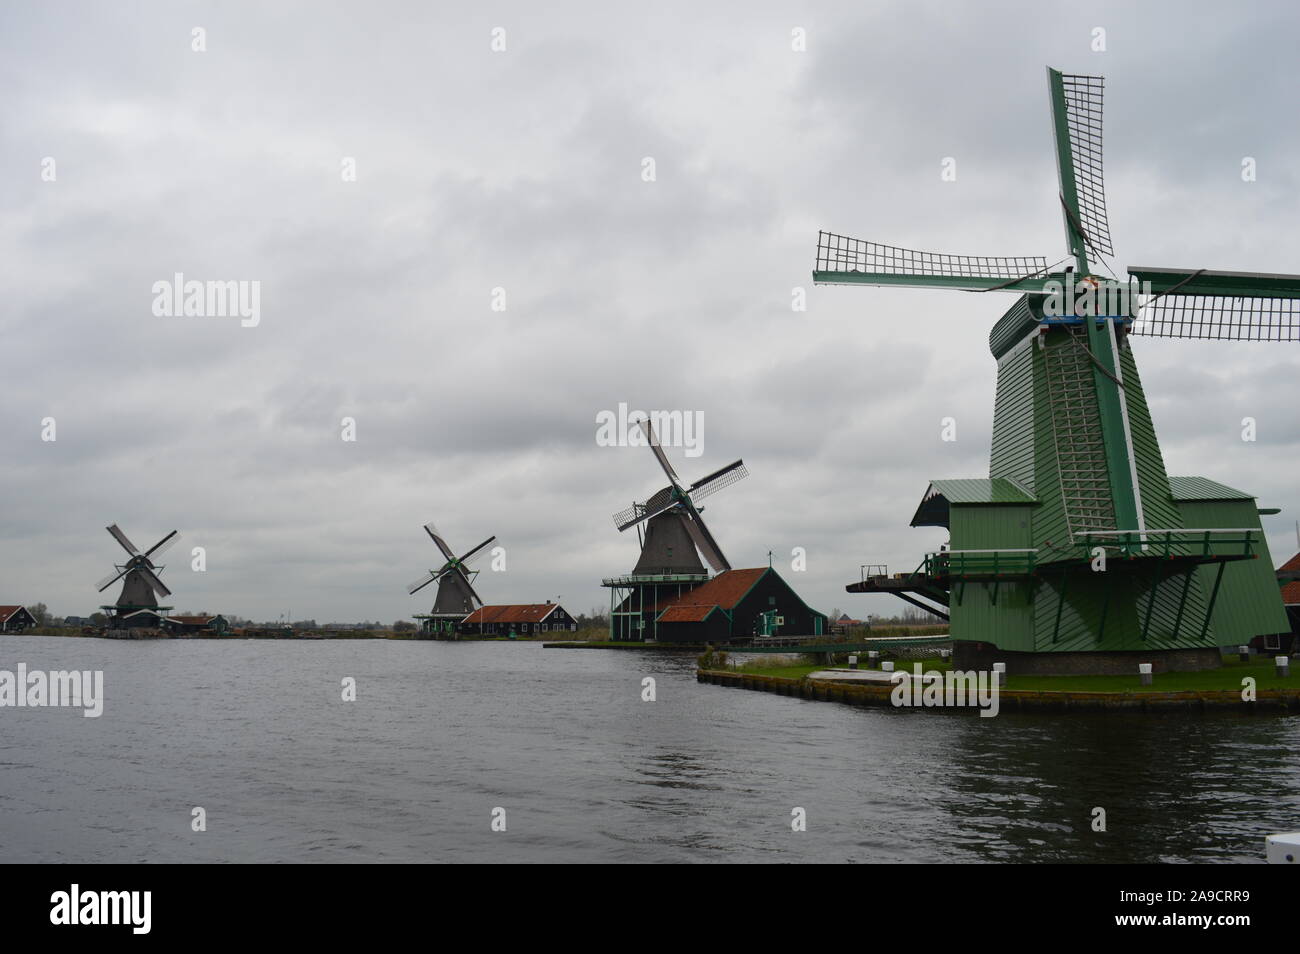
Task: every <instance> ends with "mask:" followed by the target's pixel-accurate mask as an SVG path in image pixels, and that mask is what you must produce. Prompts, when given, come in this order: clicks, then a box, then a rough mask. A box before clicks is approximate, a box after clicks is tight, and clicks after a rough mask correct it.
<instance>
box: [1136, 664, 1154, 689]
mask: <svg viewBox="0 0 1300 954" xmlns="http://www.w3.org/2000/svg"><path fill="white" fill-rule="evenodd" d="M1138 679H1139V680H1140V681H1141V682H1142V685H1144V686H1149V685H1151V664H1150V663H1138Z"/></svg>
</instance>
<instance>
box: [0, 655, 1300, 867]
mask: <svg viewBox="0 0 1300 954" xmlns="http://www.w3.org/2000/svg"><path fill="white" fill-rule="evenodd" d="M20 662H22V663H26V664H27V666H28V668H29V670H32V669H45V670H59V669H92V670H103V672H104V696H105V703H104V712H103V715H102V716H100V717H99V718H97V719H92V718H85V717H83V716H82V714H81V712H80V710H76V709H30V708H21V709H19V708H0V861H5V862H14V861H69V862H108V861H112V862H138V861H139V862H143V861H167V862H207V861H232V862H277V861H319V862H327V861H328V862H345V861H357V862H380V861H403V862H405V861H411V862H421V861H432V862H453V861H462V862H463V861H524V862H540V861H573V862H583V861H616V862H635V861H658V862H663V861H705V862H707V861H826V862H840V861H856V862H900V861H901V862H938V861H966V862H985V861H1026V862H1027V861H1067V862H1127V861H1137V862H1146V861H1249V862H1255V861H1260V860H1262V857H1263V839H1264V836H1265V835H1266V834H1268V833H1270V832H1275V831H1291V830H1295V829H1297V828H1300V717H1295V716H1255V717H1250V716H1237V715H1222V714H1218V715H1188V716H1169V715H1162V716H1141V715H1137V714H1133V715H1089V716H1055V715H1017V714H1013V713H1004V714H1002V715H999V716H998V717H997V718H992V719H987V718H984V719H982V718H978V717H977V716H975V715H974V714H972V713H961V714H959V713H948V712H936V711H925V710H913V711H895V710H880V709H859V708H853V707H849V706H846V705H841V704H837V703H827V702H809V701H804V700H799V699H794V698H789V697H785V696H776V695H770V694H767V693H758V692H747V691H744V690H738V689H730V688H722V687H718V686H710V685H700V684H698V683H696V681H695V678H694V658H693V657H692V656H688V655H668V654H663V653H656V652H644V651H601V650H568V649H566V650H561V649H548V650H543V649H542V648H541V645H540V644H538V643H517V644H510V643H434V642H404V641H384V640H378V641H371V640H366V641H311V642H288V641H242V640H231V641H220V642H218V641H210V640H192V641H190V640H167V641H136V642H116V641H110V640H97V639H81V638H51V637H37V636H26V637H19V636H0V669H8V670H11V671H12V670H15V669H16V668H17V664H18V663H20ZM645 676H653V677H654V678H655V680H656V694H657V700H656V701H654V702H643V701H642V699H641V694H642V682H641V680H642V679H643V678H644V677H645ZM346 677H351V678H354V679H355V680H356V687H357V688H356V701H353V702H345V701H343V700H342V692H343V690H342V680H344V679H345V678H346ZM195 807H201V808H203V809H204V811H205V813H206V820H207V830H206V831H203V832H195V831H193V830H192V829H191V819H192V817H193V816H192V810H193V809H194V808H195ZM1094 807H1102V808H1104V809H1105V811H1106V827H1107V831H1105V832H1095V831H1093V830H1092V826H1091V822H1092V817H1093V815H1092V812H1093V809H1094ZM497 808H501V809H504V817H505V828H506V830H505V831H493V830H492V817H493V810H494V809H497ZM794 808H802V809H804V812H805V814H806V819H807V829H806V831H800V832H796V831H792V830H791V820H792V814H791V812H792V809H794Z"/></svg>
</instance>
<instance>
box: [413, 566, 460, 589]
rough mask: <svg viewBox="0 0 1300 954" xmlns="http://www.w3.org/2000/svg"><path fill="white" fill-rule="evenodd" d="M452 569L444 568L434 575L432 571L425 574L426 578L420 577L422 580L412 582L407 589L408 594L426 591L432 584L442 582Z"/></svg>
mask: <svg viewBox="0 0 1300 954" xmlns="http://www.w3.org/2000/svg"><path fill="white" fill-rule="evenodd" d="M450 569H451V567H443V568H442V569H441V570H439V571H438V572H437V573H434V572H433V571H432V570H429V571H428V572H427V573H425V575H424V576H422V577H420V578H419V579H417V580H414V581H412V582H411V583H410V584H409V585H408V586H407V587H406V592H407V593H415V592H418V591H419V590H422V589H424V588H425V587H426V586H428V585H429V584H430V583H433V582H436V581H437V580H441V579H442V578H443V577H444V576H446V575H447V572H448V571H449V570H450Z"/></svg>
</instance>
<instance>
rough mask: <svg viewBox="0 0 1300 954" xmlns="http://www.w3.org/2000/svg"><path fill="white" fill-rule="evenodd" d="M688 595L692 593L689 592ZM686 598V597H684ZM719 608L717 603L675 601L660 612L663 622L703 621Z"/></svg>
mask: <svg viewBox="0 0 1300 954" xmlns="http://www.w3.org/2000/svg"><path fill="white" fill-rule="evenodd" d="M687 595H688V596H689V595H690V594H687ZM683 598H685V597H683ZM717 608H718V604H717V603H708V604H699V603H691V604H683V603H674V604H673V605H672V606H670V607H668V608H667V609H666V610H664V611H663V612H662V613H660V614H659V622H661V623H702V622H704V621H705V620H706V619H708V618H709V614H710V613H712V612H713V611H714V610H715V609H717Z"/></svg>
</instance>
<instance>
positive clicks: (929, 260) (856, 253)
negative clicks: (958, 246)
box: [816, 232, 1047, 279]
mask: <svg viewBox="0 0 1300 954" xmlns="http://www.w3.org/2000/svg"><path fill="white" fill-rule="evenodd" d="M816 271H819V272H858V273H861V274H867V275H940V276H945V277H953V278H1005V279H1015V278H1025V277H1028V276H1032V275H1041V274H1044V273H1045V272H1046V271H1047V259H1045V258H1041V257H1037V256H1032V255H1012V256H993V255H949V254H945V253H942V252H921V251H917V250H916V249H910V248H899V247H897V246H894V245H881V244H879V243H878V242H868V241H866V240H865V239H856V238H850V237H849V236H847V235H837V234H835V233H834V232H818V233H817V266H816Z"/></svg>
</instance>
